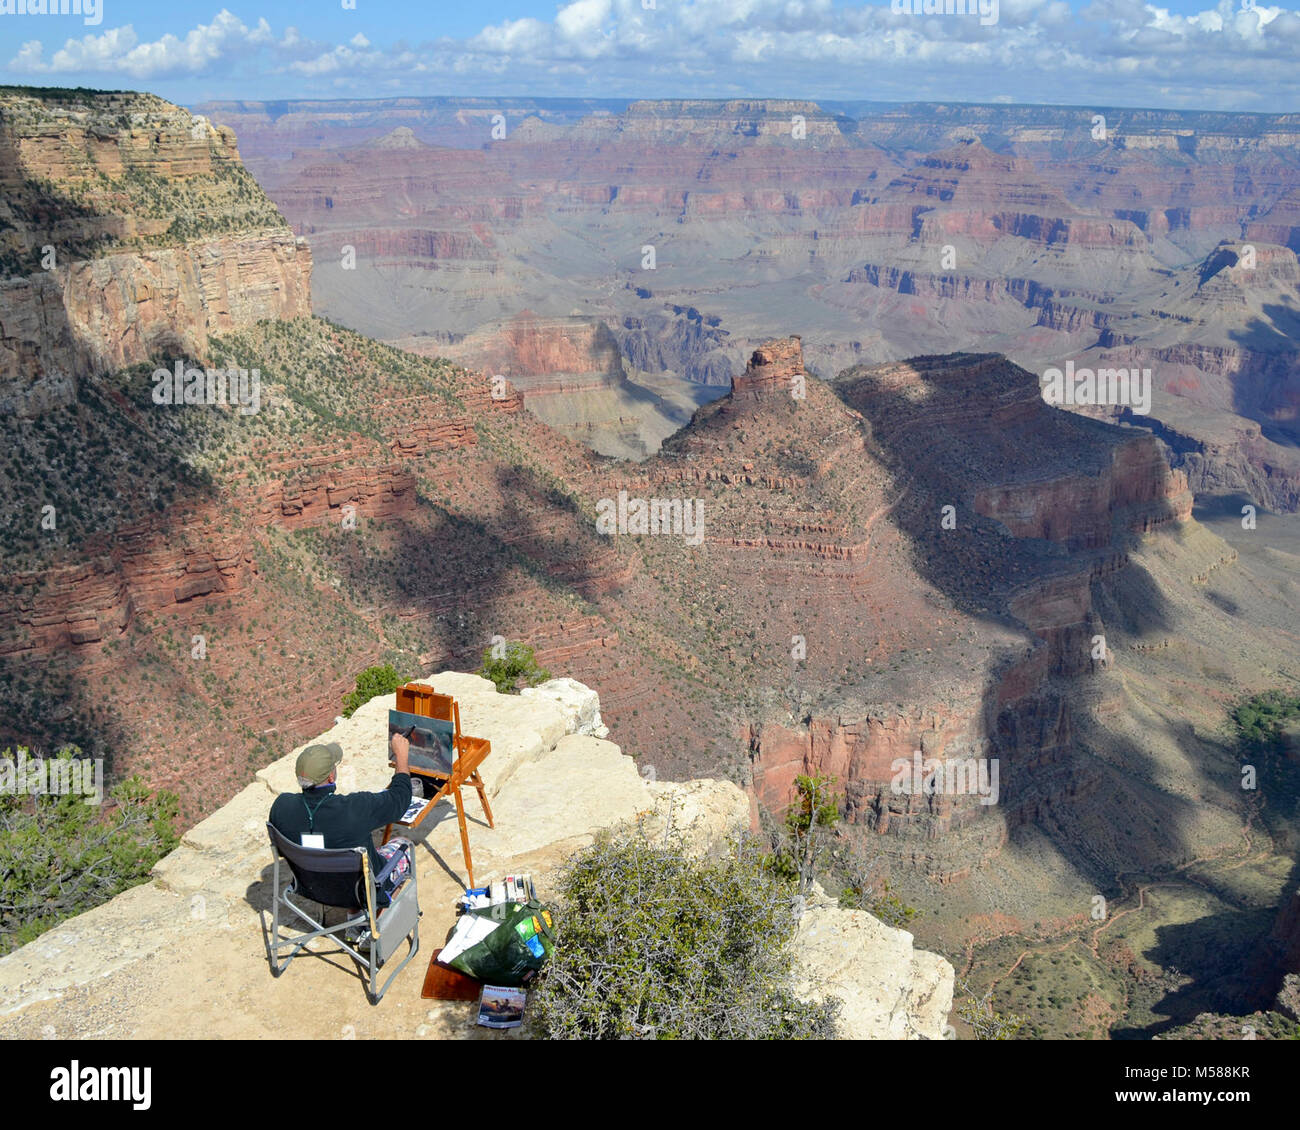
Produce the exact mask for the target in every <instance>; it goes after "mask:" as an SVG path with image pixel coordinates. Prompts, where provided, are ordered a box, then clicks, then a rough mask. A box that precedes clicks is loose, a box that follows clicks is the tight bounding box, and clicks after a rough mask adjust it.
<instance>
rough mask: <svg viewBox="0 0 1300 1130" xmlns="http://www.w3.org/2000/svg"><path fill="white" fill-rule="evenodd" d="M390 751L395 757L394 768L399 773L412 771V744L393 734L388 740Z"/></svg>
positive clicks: (399, 735)
mask: <svg viewBox="0 0 1300 1130" xmlns="http://www.w3.org/2000/svg"><path fill="white" fill-rule="evenodd" d="M388 749H389V751H390V752H391V753H392V755H393V766H394V768H396V770H397V771H398V772H399V773H409V772H410V771H411V763H410V756H411V743H410V742H408V741H407V740H406V738H404V737H403V736H402V735H401V734H391V735H389V738H388Z"/></svg>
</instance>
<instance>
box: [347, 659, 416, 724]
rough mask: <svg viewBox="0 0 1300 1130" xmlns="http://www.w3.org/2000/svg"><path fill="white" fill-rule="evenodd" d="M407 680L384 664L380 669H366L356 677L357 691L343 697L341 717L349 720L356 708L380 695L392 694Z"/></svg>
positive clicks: (394, 668)
mask: <svg viewBox="0 0 1300 1130" xmlns="http://www.w3.org/2000/svg"><path fill="white" fill-rule="evenodd" d="M406 681H407V680H406V679H404V678H403V677H402V676H401V675H399V674H398V673H397V668H396V667H393V666H392V665H391V664H388V663H385V664H384V665H383V666H382V667H367V668H366V669H365V670H364V671H362V672H361V674H360V675H358V676H357V689H356V690H354V691H348V693H347V694H345V695H344V696H343V717H344V718H351V717H352V715H353V714H355V713H356V712H357V707H359V706H362V705H364V704H365V703H367V702H369V701H370V700H371V699H372V698H375V697H376V696H377V695H381V694H392V693H393V692H394V691H395V690H397V688H398V687H400V686H402V685H403V684H404V683H405V682H406Z"/></svg>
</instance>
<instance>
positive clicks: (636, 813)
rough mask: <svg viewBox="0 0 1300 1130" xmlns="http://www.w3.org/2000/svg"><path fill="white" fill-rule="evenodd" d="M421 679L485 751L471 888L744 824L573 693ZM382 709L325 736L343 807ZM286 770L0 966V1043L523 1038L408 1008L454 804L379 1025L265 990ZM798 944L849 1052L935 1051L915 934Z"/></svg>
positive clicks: (445, 900)
mask: <svg viewBox="0 0 1300 1130" xmlns="http://www.w3.org/2000/svg"><path fill="white" fill-rule="evenodd" d="M432 682H433V684H434V686H435V687H436V688H437V689H438V690H440V691H443V692H445V693H451V694H454V695H455V696H456V698H457V700H458V701H459V702H460V704H461V718H462V724H463V726H464V727H465V729H466V731H467V732H470V733H474V734H476V735H479V736H482V737H487V738H489V739H491V741H492V754H491V755H490V757H489V759H488V761H487V762H485V763H484V777H485V779H486V780H487V782H488V786H489V794H490V797H489V799H490V801H491V804H492V811H493V816H494V818H495V823H496V827H495V828H494V829H489V828H488V827H487V826H486V824H485V823H484V821H483V819H482V814H481V811H480V809H479V803H478V799H477V797H476V796H474V795H473V793H472V792H471V793H469V794H467V800H466V805H467V810H468V816H469V820H470V839H471V845H472V850H473V854H474V867H475V878H476V880H477V881H479V882H483V881H485V880H490V879H492V878H495V877H499V876H501V875H503V874H505V873H514V872H519V871H525V870H527V871H531V872H532V874H533V875H534V877H535V879H536V881H537V883H538V887H539V893H540V894H541V895H542V897H543V898H545V897H546V896H547V893H548V888H549V879H550V876H551V875H552V873H553V871H554V869H555V867H556V866H557V865H558V864H560V863H562V862H563V861H564V860H565V859H566V858H567V857H568V856H569V855H570V854H572V853H573V852H574V851H576V850H577V849H579V848H580V847H582V846H584V845H585V844H587V843H590V842H591V839H592V836H593V834H594V833H595V832H596V831H598V830H599V829H602V828H609V827H612V826H614V825H616V824H618V823H620V822H632V821H634V820H636V818H638V817H640V818H641V821H640V826H641V828H642V829H643V832H644V834H646V835H648V836H651V837H659V836H662V835H664V834H665V833H666V832H667V831H668V830H669V828H670V827H671V829H672V830H673V831H674V832H677V833H680V834H681V835H682V837H683V838H684V841H685V843H686V844H687V845H688V848H689V850H691V851H694V852H699V853H705V852H710V851H714V850H719V849H722V848H724V847H725V844H726V842H727V840H728V837H729V836H730V835H732V834H733V833H735V832H737V831H738V830H741V829H743V828H745V827H747V826H748V823H749V803H748V800H747V799H746V797H745V795H744V793H743V792H742V791H741V790H740V789H739V788H737V787H736V786H735V785H733V784H731V783H730V782H726V781H716V780H693V781H681V782H673V783H667V782H653V781H647V780H646V779H645V778H644V777H642V776H641V774H640V773H638V771H637V767H636V765H635V763H634V762H633V760H632V759H631V758H630V757H627V756H626V755H625V754H623V752H622V751H621V750H620V749H619V747H618V746H617V745H615V744H613V743H612V742H609V741H604V740H602V739H600V738H598V737H595V736H592V734H593V733H599V732H600V730H601V726H600V713H599V702H598V700H597V699H596V696H595V694H594V693H593V692H591V691H590V690H588V689H587V688H586V687H584V686H582V685H581V684H579V683H575V682H573V681H572V680H567V679H561V680H557V681H554V682H551V683H548V684H545V685H543V686H542V687H539V688H537V689H536V690H534V691H531V692H527V693H525V694H524V695H521V696H518V697H514V696H507V695H499V694H497V693H496V690H495V688H494V687H493V686H492V685H491V684H490V683H489V682H487V681H486V680H485V679H480V678H478V677H477V676H473V675H464V674H458V673H455V672H443V673H441V674H439V675H436V676H435V677H434V678H433V680H432ZM392 703H393V697H392V696H391V695H389V696H384V697H381V698H378V699H373V700H371V701H370V702H369V703H367V704H365V705H364V706H362V707H361V708H360V709H359V710H358V711H357V712H356V713H355V714H354V715H353V717H352V718H350V719H348V720H341V721H339V722H338V723H337V724H336V725H335V726H334V727H333V728H331V729H330V730H329V731H328V732H327V733H325V734H323V735H321V738H320V740H322V741H337V742H339V743H340V744H341V745H342V746H343V748H344V751H345V757H344V760H343V763H342V765H341V766H340V769H339V774H340V783H341V786H342V788H343V789H344V790H345V791H352V790H357V789H362V790H366V789H378V788H382V787H383V785H384V784H385V783H386V781H387V779H388V775H389V774H388V770H387V768H386V754H385V745H386V734H387V726H386V719H387V711H388V709H389V707H391V705H392ZM295 758H296V752H295V753H291V754H289V755H287V756H286V757H284V758H282V759H281V760H279V761H277V762H275V763H274V764H272V765H269V766H267V767H266V768H265V769H262V770H261V771H259V772H258V774H257V776H256V779H255V780H254V781H253V782H252V783H250V784H249V785H248V786H247V787H246V788H244V789H243V790H242V791H241V792H240V793H239V794H238V795H237V796H235V797H234V798H233V799H232V800H231V801H230V802H229V803H228V804H226V805H224V806H223V807H222V808H220V809H219V810H218V811H216V812H214V813H213V814H212V815H211V816H209V817H208V818H207V819H206V820H204V821H202V822H201V823H199V824H197V825H196V826H195V827H193V828H191V829H190V830H189V832H188V833H186V835H185V837H184V840H183V842H182V844H181V846H180V847H179V848H178V849H177V850H176V851H175V852H173V853H172V854H171V855H169V856H167V857H166V858H165V859H163V860H162V861H160V862H159V864H158V865H157V866H156V867H155V869H154V874H153V878H152V879H151V880H150V881H149V882H147V883H145V884H144V885H142V886H140V887H136V888H134V889H132V890H130V891H128V892H126V893H125V894H122V895H119V896H118V897H117V898H115V899H113V900H111V901H110V902H108V903H106V904H104V905H103V906H100V907H97V908H96V909H94V910H92V911H90V912H88V913H86V914H83V915H80V916H78V917H77V918H73V919H70V920H69V921H67V922H64V923H62V924H61V925H59V926H58V927H57V928H55V929H54V930H51V931H50V932H49V933H47V934H45V935H44V936H42V937H41V938H38V939H37V940H36V941H34V942H32V943H30V944H29V945H27V946H24V947H23V948H21V949H19V950H16V951H15V952H13V953H11V954H9V955H8V956H6V957H4V958H0V1037H3V1038H51V1039H60V1038H94V1037H103V1038H126V1037H130V1038H137V1039H155V1038H163V1039H185V1038H242V1039H260V1038H274V1039H284V1038H295V1039H336V1038H339V1037H340V1036H344V1037H348V1036H351V1037H356V1038H367V1037H374V1038H382V1039H385V1040H394V1039H396V1040H402V1039H410V1038H441V1039H476V1038H479V1039H492V1038H498V1039H499V1038H507V1039H508V1038H512V1037H514V1036H516V1035H518V1034H517V1033H507V1034H495V1035H494V1034H492V1033H489V1032H487V1030H485V1029H482V1028H479V1027H477V1026H476V1025H475V1023H474V1013H475V1011H476V1008H477V1006H476V1005H470V1004H452V1003H445V1002H433V1001H426V1000H422V999H421V997H420V985H421V983H422V980H423V973H424V969H425V967H426V965H427V961H428V958H429V957H430V956H431V955H432V951H433V950H434V949H435V948H437V946H438V945H439V944H440V943H441V941H442V939H443V938H444V937H445V936H446V935H447V933H448V932H449V930H450V929H451V927H452V925H453V922H454V912H453V902H454V899H455V898H456V897H457V895H458V894H459V893H460V891H461V888H462V883H463V877H464V875H465V868H464V862H463V859H462V856H461V849H460V838H459V833H458V830H457V824H456V818H455V809H454V806H453V805H451V804H450V803H449V802H445V803H444V804H442V805H441V806H440V812H439V815H438V817H437V818H436V819H435V820H433V821H431V824H432V826H431V827H430V828H429V829H428V831H427V832H422V833H421V834H420V835H419V837H418V840H419V845H420V846H419V848H418V849H417V851H418V861H417V876H418V879H417V881H418V883H419V890H420V904H421V906H422V908H423V909H424V912H425V913H424V918H423V921H422V928H421V950H420V954H419V956H417V957H416V959H415V960H414V961H412V962H411V964H410V965H409V966H408V967H407V968H406V970H404V971H403V973H402V974H401V975H400V976H399V978H398V979H397V981H396V982H395V983H394V985H393V987H392V988H391V989H390V990H389V992H388V995H387V996H386V997H385V998H384V1000H383V1002H382V1003H381V1004H380V1005H379V1006H378V1007H377V1008H373V1009H372V1008H371V1007H370V1006H369V1005H368V1004H367V1003H366V1000H365V996H364V994H363V992H362V989H361V986H360V984H359V983H358V981H357V979H356V977H355V976H354V975H353V973H352V971H351V963H350V962H349V961H342V960H340V959H338V958H333V959H322V958H313V957H300V958H299V959H297V960H296V961H294V962H293V963H292V964H291V965H290V967H289V969H288V970H287V971H286V972H285V974H284V975H283V976H282V977H280V978H279V979H274V978H272V976H271V974H270V971H269V969H268V966H267V962H266V958H265V956H264V951H263V942H262V926H261V924H260V919H259V912H261V911H263V910H265V909H266V908H267V906H268V905H269V903H268V899H269V897H270V891H269V887H270V850H269V847H268V844H267V838H266V831H265V827H264V825H265V821H266V816H267V812H268V810H269V808H270V805H271V801H272V800H273V798H274V797H275V795H276V794H277V793H279V792H282V791H294V792H296V791H297V785H296V781H295V779H294V773H293V766H294V760H295ZM793 945H794V946H795V952H796V955H797V960H798V962H799V967H800V970H801V974H800V975H801V977H802V985H803V988H802V989H801V991H803V992H806V993H808V994H810V995H813V994H825V993H829V994H833V995H836V996H839V997H840V998H841V999H842V1000H844V1002H845V1009H844V1013H843V1021H842V1035H843V1036H845V1037H847V1038H859V1039H941V1038H942V1037H943V1029H944V1027H945V1025H946V1023H947V1017H948V1011H949V1008H950V1007H951V1002H952V990H953V971H952V967H951V965H949V963H948V962H947V961H945V960H943V959H942V958H940V957H937V956H935V955H934V954H931V953H926V952H924V951H921V950H918V949H916V948H915V947H914V946H913V944H912V937H911V935H910V934H908V933H906V932H905V931H902V930H895V929H891V928H889V927H887V926H885V925H883V924H882V923H880V922H879V921H877V920H876V919H874V918H873V917H871V915H869V914H867V913H866V912H864V911H850V910H841V909H839V908H838V906H837V905H836V904H835V903H834V902H833V901H832V900H828V899H826V898H824V897H821V896H818V897H816V898H814V899H813V900H812V901H811V903H810V905H809V906H808V908H807V910H806V911H805V912H804V915H803V917H802V919H801V921H800V926H799V932H798V935H797V937H796V939H795V941H794V942H793ZM319 948H322V949H324V948H327V947H326V946H324V945H320V946H319ZM403 952H404V951H403ZM525 1031H526V1030H525Z"/></svg>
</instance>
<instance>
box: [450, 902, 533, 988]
mask: <svg viewBox="0 0 1300 1130" xmlns="http://www.w3.org/2000/svg"><path fill="white" fill-rule="evenodd" d="M465 913H466V914H473V915H475V916H477V917H479V918H490V919H493V920H495V921H498V922H500V923H501V924H500V925H499V926H498V927H497V928H496V929H495V930H493V931H492V933H490V934H489V935H488V936H487V937H486V938H484V939H483V940H482V941H481V942H476V943H475V944H474V945H472V946H470V947H469V948H468V949H466V950H463V951H462V952H461V953H458V954H457V955H456V956H455V957H453V958H452V959H451V961H449V962H448V963H447V964H448V965H450V966H451V967H452V968H453V969H459V970H460V971H461V972H462V973H468V974H469V975H470V976H471V977H474V978H476V979H477V980H479V981H483V982H484V983H486V984H488V985H505V986H518V985H526V984H527V983H528V982H529V981H531V980H532V979H533V978H534V977H535V976H536V975H537V971H538V970H539V969H541V967H542V966H543V965H545V964H546V959H547V958H548V957H550V956H551V951H552V950H554V948H555V932H554V924H553V921H552V917H551V912H550V911H549V910H547V909H546V908H545V907H544V906H542V904H541V903H540V902H538V901H537V900H536V899H533V900H530V901H529V902H506V903H499V904H497V905H496V906H487V907H483V908H481V909H478V910H467V911H466V912H465Z"/></svg>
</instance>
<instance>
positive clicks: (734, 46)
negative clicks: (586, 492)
mask: <svg viewBox="0 0 1300 1130" xmlns="http://www.w3.org/2000/svg"><path fill="white" fill-rule="evenodd" d="M63 2H64V3H65V4H66V3H69V2H71V3H73V4H74V5H76V6H78V7H81V6H82V5H85V7H84V9H83V10H82V12H81V13H80V14H76V13H72V14H67V15H64V14H58V15H51V14H32V13H30V12H19V11H15V10H13V9H15V8H17V7H19V6H23V7H25V6H26V5H27V4H32V5H35V4H55V5H57V4H58V3H59V0H0V81H2V82H6V83H27V84H32V85H46V86H97V87H125V88H131V89H143V90H149V91H153V92H155V93H157V94H161V95H163V96H164V97H166V98H170V99H173V100H175V101H177V102H181V103H194V102H199V101H203V100H206V99H213V98H221V99H225V98H244V99H263V98H349V97H351V98H358V97H359V98H377V97H394V96H399V95H456V94H460V95H483V96H491V95H495V94H508V95H534V96H537V97H557V96H583V97H604V98H623V97H627V98H635V97H700V98H708V97H715V98H719V97H741V96H744V97H756V96H762V97H782V98H786V97H799V98H812V99H818V98H820V99H824V100H826V99H853V98H863V99H881V100H886V101H893V100H897V101H904V100H911V99H921V100H942V101H961V102H986V101H1004V102H1050V103H1064V104H1070V105H1120V106H1125V105H1127V106H1156V107H1169V108H1178V109H1182V108H1186V109H1227V110H1260V111H1300V97H1298V94H1300V83H1297V80H1296V74H1297V64H1298V63H1300V8H1297V9H1292V8H1286V7H1282V6H1280V5H1274V4H1269V3H1264V2H1263V0H1214V2H1211V0H1173V2H1171V3H1169V4H1167V5H1157V4H1143V3H1135V2H1132V0H956V2H957V3H958V4H960V5H963V6H964V5H965V4H967V3H969V4H970V5H971V7H972V8H974V7H975V5H976V3H977V2H978V3H982V4H983V5H984V7H983V8H982V9H980V10H976V11H972V12H970V13H969V14H964V13H962V14H958V13H949V14H931V15H926V14H925V13H924V12H923V11H922V12H912V11H911V10H910V8H911V7H912V5H913V4H914V5H915V6H916V7H918V8H919V7H920V5H921V4H922V2H923V0H880V2H878V3H873V4H856V3H848V2H845V0H566V2H562V3H556V2H555V0H483V2H482V3H477V4H472V3H445V2H442V0H432V2H430V3H425V4H419V3H407V2H400V0H387V2H384V0H315V2H314V3H306V2H291V3H279V4H276V5H273V6H271V5H265V4H250V3H241V2H240V0H224V2H223V0H216V2H213V3H207V4H205V3H204V0H198V2H197V3H190V4H188V5H185V6H182V5H179V4H176V3H174V2H172V3H164V2H161V0H63ZM926 2H930V3H933V2H934V0H926ZM942 2H943V0H939V3H940V4H942ZM1290 2H1292V3H1297V4H1300V0H1290ZM345 3H350V4H352V7H349V8H345V7H344V4H345ZM904 5H905V6H906V8H907V9H908V10H902V11H899V10H897V9H898V8H900V7H902V6H904ZM990 5H994V7H990Z"/></svg>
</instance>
